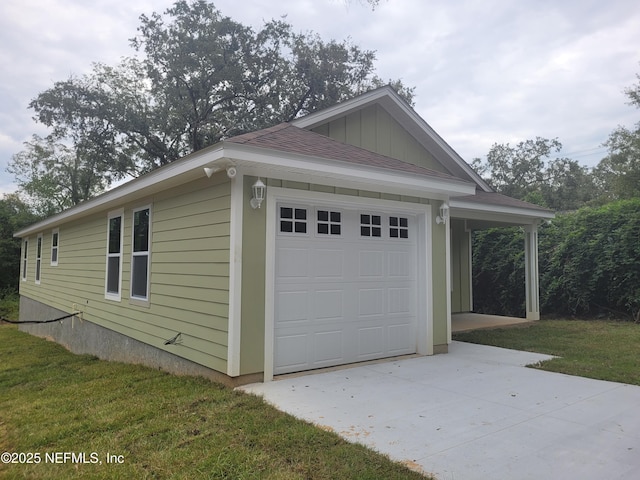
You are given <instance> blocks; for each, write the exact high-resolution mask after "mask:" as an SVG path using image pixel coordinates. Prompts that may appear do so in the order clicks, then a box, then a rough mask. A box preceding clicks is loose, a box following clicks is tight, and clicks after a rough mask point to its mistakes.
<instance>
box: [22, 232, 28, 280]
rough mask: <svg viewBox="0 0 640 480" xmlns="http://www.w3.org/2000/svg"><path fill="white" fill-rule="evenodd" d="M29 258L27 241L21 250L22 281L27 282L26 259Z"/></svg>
mask: <svg viewBox="0 0 640 480" xmlns="http://www.w3.org/2000/svg"><path fill="white" fill-rule="evenodd" d="M28 258H29V240H25V241H24V246H23V248H22V281H23V282H24V281H26V280H27V259H28Z"/></svg>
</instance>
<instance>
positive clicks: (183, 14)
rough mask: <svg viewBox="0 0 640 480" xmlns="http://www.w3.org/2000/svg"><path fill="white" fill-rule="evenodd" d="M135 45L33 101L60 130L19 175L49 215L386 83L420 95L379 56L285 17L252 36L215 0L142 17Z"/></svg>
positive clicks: (23, 156)
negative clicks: (301, 28)
mask: <svg viewBox="0 0 640 480" xmlns="http://www.w3.org/2000/svg"><path fill="white" fill-rule="evenodd" d="M376 4H377V2H373V3H372V7H375V5H376ZM131 45H132V47H133V49H134V50H135V53H136V55H135V56H132V57H129V58H125V59H123V60H122V62H121V63H120V64H118V65H116V66H109V65H104V64H95V65H94V67H93V71H92V72H91V73H90V74H88V75H84V76H82V77H71V78H69V79H68V80H66V81H60V82H56V83H55V84H54V85H53V87H52V88H50V89H48V90H46V91H44V92H42V93H40V94H39V95H38V96H37V97H36V98H35V99H34V100H33V101H32V102H31V104H30V107H31V108H32V109H33V110H34V111H35V114H36V115H35V118H36V120H37V121H39V122H41V123H43V124H44V125H46V126H47V127H49V128H50V129H51V131H52V133H51V136H50V137H48V138H46V139H36V138H34V140H33V141H32V142H30V143H29V144H27V145H26V149H25V150H24V151H23V152H21V153H19V154H18V155H16V156H15V157H14V160H13V165H12V167H11V168H12V170H13V171H14V173H19V174H20V176H19V182H20V185H21V187H22V188H23V189H24V191H25V192H26V193H28V194H29V195H30V196H32V197H35V198H37V199H38V202H40V203H43V204H47V202H48V205H47V208H57V209H60V208H64V207H66V206H68V205H69V204H76V203H78V202H79V201H82V200H84V199H86V198H88V196H91V195H94V194H96V193H99V192H100V191H101V190H103V189H104V188H106V187H107V186H108V185H109V184H111V182H113V181H114V180H118V179H121V178H124V177H128V176H133V177H135V176H138V175H141V174H144V173H146V172H148V171H151V170H153V169H155V168H158V167H160V166H162V165H166V164H167V163H170V162H172V161H174V160H176V159H178V158H180V157H182V156H184V155H187V154H189V153H191V152H194V151H196V150H199V149H201V148H203V147H206V146H208V145H211V144H214V143H216V142H218V141H220V140H221V139H224V138H226V137H229V136H233V135H236V134H241V133H244V132H247V131H252V130H257V129H260V128H263V127H266V126H270V125H273V124H277V123H279V122H282V121H288V120H292V119H294V118H296V117H297V116H300V115H303V114H305V113H308V112H312V111H315V110H318V109H322V108H325V107H328V106H330V105H333V104H335V103H337V102H340V101H342V100H345V99H348V98H351V97H352V96H354V95H356V94H359V93H363V92H365V91H367V90H370V89H372V88H375V87H377V86H380V85H382V84H385V83H388V84H390V85H393V86H394V87H395V88H396V89H397V90H398V91H399V93H400V94H401V95H402V96H403V97H404V98H405V99H406V100H407V101H408V102H409V103H411V102H412V96H413V89H410V88H406V87H404V86H403V85H402V82H401V81H399V80H390V81H388V82H385V81H383V80H382V79H381V78H379V77H378V76H377V75H376V74H375V68H374V61H375V53H374V52H372V51H369V50H363V49H361V48H360V47H358V46H356V45H353V44H352V43H351V42H350V41H348V40H345V41H341V42H339V41H335V40H331V41H328V42H326V41H324V40H322V39H321V38H320V37H318V36H317V35H315V34H313V33H297V32H295V31H294V29H293V27H292V26H291V25H290V24H289V23H287V22H286V21H284V20H271V21H268V22H266V23H265V24H264V25H263V27H262V28H261V29H259V30H254V29H253V28H251V27H247V26H245V25H242V24H241V23H238V22H236V21H234V20H232V19H231V18H229V17H226V16H223V15H222V13H221V12H220V11H219V10H217V9H216V8H215V6H214V5H213V4H211V3H208V2H207V1H205V0H195V1H192V2H187V1H186V0H178V1H176V2H175V3H174V4H173V6H171V7H170V8H169V9H167V10H166V11H165V12H164V14H159V13H153V14H151V15H142V16H141V17H140V26H139V28H138V35H137V36H136V37H135V38H133V39H131ZM29 162H32V163H33V165H31V166H29V165H28V163H29ZM52 164H60V165H63V166H65V168H62V169H61V172H60V174H58V175H56V178H55V179H52V178H50V177H51V175H47V174H45V173H44V172H43V169H46V168H48V166H50V165H52ZM70 171H73V172H77V173H79V172H89V171H92V172H94V175H93V176H89V175H84V177H83V181H78V182H74V181H73V180H72V178H71V177H68V176H67V177H65V175H68V172H70ZM40 188H42V190H40ZM52 194H53V197H54V200H52V201H48V200H47V199H48V198H50V197H51V195H52Z"/></svg>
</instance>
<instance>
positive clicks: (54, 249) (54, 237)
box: [51, 228, 60, 267]
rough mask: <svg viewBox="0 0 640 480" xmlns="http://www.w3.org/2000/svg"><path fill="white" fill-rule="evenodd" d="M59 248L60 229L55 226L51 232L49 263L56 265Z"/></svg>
mask: <svg viewBox="0 0 640 480" xmlns="http://www.w3.org/2000/svg"><path fill="white" fill-rule="evenodd" d="M59 248H60V231H59V230H58V229H57V228H56V229H55V230H53V231H52V232H51V265H52V266H54V267H55V266H56V265H58V250H59Z"/></svg>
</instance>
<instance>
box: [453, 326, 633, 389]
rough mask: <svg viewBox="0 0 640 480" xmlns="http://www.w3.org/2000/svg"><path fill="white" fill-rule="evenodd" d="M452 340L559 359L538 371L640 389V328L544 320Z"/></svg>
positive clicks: (545, 364) (468, 334) (456, 336)
mask: <svg viewBox="0 0 640 480" xmlns="http://www.w3.org/2000/svg"><path fill="white" fill-rule="evenodd" d="M453 339H454V340H460V341H463V342H471V343H481V344H484V345H494V346H497V347H504V348H511V349H514V350H525V351H529V352H538V353H546V354H550V355H556V356H558V357H559V358H554V359H553V360H549V361H547V362H542V363H541V364H539V365H535V368H540V369H542V370H548V371H550V372H560V373H566V374H569V375H579V376H583V377H589V378H596V379H599V380H611V381H614V382H622V383H629V384H633V385H640V325H638V324H635V323H630V322H614V321H596V320H588V321H586V320H541V321H539V322H535V323H532V324H526V325H521V326H514V327H508V328H497V329H488V330H476V331H471V332H462V333H457V334H454V335H453Z"/></svg>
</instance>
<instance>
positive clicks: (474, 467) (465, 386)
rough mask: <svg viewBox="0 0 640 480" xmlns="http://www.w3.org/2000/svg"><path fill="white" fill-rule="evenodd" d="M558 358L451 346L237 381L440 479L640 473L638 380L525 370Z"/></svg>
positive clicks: (566, 478) (623, 478) (565, 478)
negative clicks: (426, 354)
mask: <svg viewBox="0 0 640 480" xmlns="http://www.w3.org/2000/svg"><path fill="white" fill-rule="evenodd" d="M548 358H550V357H549V356H547V355H540V354H535V353H528V352H518V351H514V350H506V349H502V348H496V347H488V346H483V345H473V344H467V343H460V342H453V343H452V344H451V345H450V349H449V353H448V354H446V355H436V356H432V357H418V358H406V359H402V360H395V361H394V360H392V361H389V362H385V363H377V364H369V365H363V366H355V367H353V368H347V369H342V370H335V371H329V372H322V373H310V374H308V375H304V376H294V377H283V378H277V379H276V380H275V381H273V382H268V383H260V384H252V385H245V386H243V387H239V388H240V389H242V390H244V391H246V392H249V393H254V394H256V395H262V396H263V397H264V398H265V400H266V401H267V402H269V403H271V404H273V405H275V406H276V407H277V408H279V409H280V410H283V411H285V412H288V413H290V414H292V415H294V416H296V417H298V418H302V419H304V420H307V421H310V422H312V423H315V424H317V425H319V426H320V427H322V428H325V429H328V430H332V431H335V432H337V433H338V434H340V435H341V436H342V437H344V438H346V439H347V440H349V441H354V442H359V443H362V444H364V445H367V446H368V447H370V448H373V449H375V450H377V451H379V452H382V453H385V454H387V455H389V456H390V457H391V458H392V459H394V460H396V461H399V462H403V463H405V464H407V465H408V466H410V467H412V468H414V469H418V470H421V471H423V472H425V473H430V474H432V475H434V476H435V477H436V478H438V479H446V480H449V479H455V480H474V479H481V480H487V479H492V480H496V479H505V480H507V479H508V480H513V479H517V480H525V479H536V480H539V479H543V478H544V479H562V480H571V479H580V480H591V479H593V480H596V479H597V480H601V479H603V478H606V479H608V480H614V479H617V480H631V479H634V480H635V479H638V478H640V387H638V386H632V385H624V384H620V383H613V382H604V381H599V380H591V379H586V378H581V377H572V376H568V375H563V374H557V373H550V372H544V371H540V370H535V369H531V368H524V366H525V365H528V364H532V363H536V362H539V361H541V360H545V359H548Z"/></svg>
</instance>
